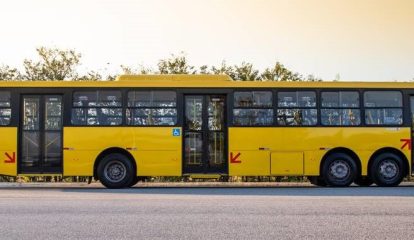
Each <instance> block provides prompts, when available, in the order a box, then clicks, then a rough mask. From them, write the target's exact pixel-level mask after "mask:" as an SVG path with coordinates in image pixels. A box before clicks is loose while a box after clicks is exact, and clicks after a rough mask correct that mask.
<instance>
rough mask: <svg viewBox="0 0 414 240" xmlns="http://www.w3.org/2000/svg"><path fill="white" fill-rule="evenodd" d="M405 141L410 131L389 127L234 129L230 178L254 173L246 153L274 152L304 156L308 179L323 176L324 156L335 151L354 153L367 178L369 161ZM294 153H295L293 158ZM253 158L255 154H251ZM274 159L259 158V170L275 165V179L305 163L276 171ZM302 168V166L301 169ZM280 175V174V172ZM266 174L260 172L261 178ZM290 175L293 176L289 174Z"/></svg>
mask: <svg viewBox="0 0 414 240" xmlns="http://www.w3.org/2000/svg"><path fill="white" fill-rule="evenodd" d="M402 139H410V128H385V127H348V128H340V127H324V128H322V127H275V128H269V127H267V128H264V127H254V128H252V127H242V128H237V127H231V128H229V175H233V176H236V175H242V174H243V172H249V173H250V172H252V171H253V167H252V165H251V164H250V160H249V161H245V162H244V161H243V158H244V156H243V152H244V151H250V152H256V153H259V152H263V151H265V152H270V155H272V154H273V155H275V153H277V154H276V156H283V155H286V156H289V158H292V157H293V156H301V154H300V153H301V152H302V153H303V156H304V160H303V165H304V175H308V176H312V175H319V169H320V163H321V160H322V158H323V156H324V155H325V154H326V153H327V152H328V151H329V150H331V149H333V148H336V147H344V148H348V149H350V150H352V151H354V152H355V153H356V154H357V155H358V157H359V158H360V160H361V166H362V174H363V175H366V174H367V167H368V161H369V158H370V157H371V156H372V154H374V153H375V151H377V150H378V149H380V148H384V147H391V148H395V149H401V147H402V145H403V142H401V141H402ZM401 151H402V152H403V153H404V154H405V156H406V157H407V159H411V153H410V150H409V147H408V146H406V147H405V148H403V149H402V150H401ZM236 153H241V154H240V156H239V157H238V159H236V160H240V161H236V162H234V161H233V162H232V161H231V160H232V155H233V158H234V154H236ZM292 153H295V154H293V155H292ZM250 154H253V153H250ZM270 155H267V154H266V155H261V156H260V155H257V156H256V157H255V163H256V164H260V165H261V166H254V168H255V169H260V168H266V167H267V166H268V165H269V164H270V163H271V165H272V173H271V175H286V172H290V171H291V172H295V171H296V172H297V170H298V169H300V167H301V166H300V164H302V162H301V161H300V159H299V158H297V159H296V158H295V159H293V160H294V161H292V163H291V165H290V166H291V167H290V168H291V169H289V168H288V167H289V164H287V163H286V162H284V163H283V164H284V166H283V167H280V168H278V167H276V166H274V164H277V162H278V161H271V159H270V157H268V156H270ZM298 164H299V165H298ZM278 171H279V172H278ZM264 172H266V171H256V172H255V173H257V175H266V174H263V173H264ZM287 175H289V174H287Z"/></svg>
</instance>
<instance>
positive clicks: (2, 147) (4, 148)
mask: <svg viewBox="0 0 414 240" xmlns="http://www.w3.org/2000/svg"><path fill="white" fill-rule="evenodd" d="M0 136H1V140H0V155H1V158H0V174H1V175H8V176H16V175H17V128H14V127H1V128H0Z"/></svg>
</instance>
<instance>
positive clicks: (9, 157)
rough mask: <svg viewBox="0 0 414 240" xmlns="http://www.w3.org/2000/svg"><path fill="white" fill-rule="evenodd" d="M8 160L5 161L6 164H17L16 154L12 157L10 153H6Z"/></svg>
mask: <svg viewBox="0 0 414 240" xmlns="http://www.w3.org/2000/svg"><path fill="white" fill-rule="evenodd" d="M4 154H5V155H6V157H7V159H5V160H4V163H15V162H16V152H13V155H12V156H10V155H9V154H8V153H4Z"/></svg>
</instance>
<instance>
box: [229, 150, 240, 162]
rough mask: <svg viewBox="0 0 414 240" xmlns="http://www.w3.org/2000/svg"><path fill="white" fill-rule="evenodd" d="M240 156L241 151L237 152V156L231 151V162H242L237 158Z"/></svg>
mask: <svg viewBox="0 0 414 240" xmlns="http://www.w3.org/2000/svg"><path fill="white" fill-rule="evenodd" d="M239 157H240V153H237V154H236V156H233V153H232V152H231V153H230V163H241V160H237V159H238V158H239Z"/></svg>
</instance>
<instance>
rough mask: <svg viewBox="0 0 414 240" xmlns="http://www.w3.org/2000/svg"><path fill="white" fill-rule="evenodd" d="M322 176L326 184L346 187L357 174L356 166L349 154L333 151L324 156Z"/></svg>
mask: <svg viewBox="0 0 414 240" xmlns="http://www.w3.org/2000/svg"><path fill="white" fill-rule="evenodd" d="M322 176H323V179H324V180H325V182H326V184H327V185H328V186H332V187H347V186H349V185H351V183H352V182H353V181H354V180H355V178H356V176H357V166H356V163H355V161H354V159H352V158H351V157H350V156H349V155H347V154H344V153H334V154H331V155H329V156H328V157H327V158H326V160H325V162H324V164H323V167H322Z"/></svg>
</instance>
